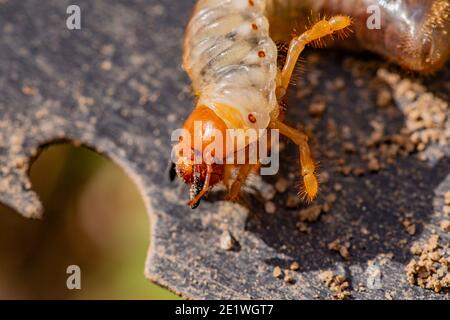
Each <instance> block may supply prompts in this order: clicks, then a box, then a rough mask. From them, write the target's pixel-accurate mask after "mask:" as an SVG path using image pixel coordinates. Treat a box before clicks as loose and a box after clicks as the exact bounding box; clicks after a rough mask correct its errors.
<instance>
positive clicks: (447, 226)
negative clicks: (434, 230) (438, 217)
mask: <svg viewBox="0 0 450 320" xmlns="http://www.w3.org/2000/svg"><path fill="white" fill-rule="evenodd" d="M440 226H441V229H442V230H444V231H446V232H450V220H442V221H441V223H440Z"/></svg>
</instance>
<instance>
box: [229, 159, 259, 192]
mask: <svg viewBox="0 0 450 320" xmlns="http://www.w3.org/2000/svg"><path fill="white" fill-rule="evenodd" d="M253 166H254V165H252V164H248V163H246V164H243V165H241V166H240V167H239V173H238V175H237V177H236V180H234V182H233V184H232V185H231V189H230V191H229V192H228V196H227V200H236V198H237V197H238V195H239V191H240V190H241V187H242V186H243V185H244V183H245V180H247V177H248V175H249V174H250V172H251V171H252V168H253Z"/></svg>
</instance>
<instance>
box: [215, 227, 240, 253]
mask: <svg viewBox="0 0 450 320" xmlns="http://www.w3.org/2000/svg"><path fill="white" fill-rule="evenodd" d="M238 247H239V243H238V241H237V240H236V239H235V238H234V237H233V235H232V234H231V232H230V231H228V230H226V231H224V232H223V233H222V236H221V237H220V249H222V250H227V251H230V250H234V249H236V248H238Z"/></svg>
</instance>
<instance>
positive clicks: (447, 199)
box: [444, 191, 450, 205]
mask: <svg viewBox="0 0 450 320" xmlns="http://www.w3.org/2000/svg"><path fill="white" fill-rule="evenodd" d="M444 203H445V204H446V205H449V204H450V191H447V192H446V193H445V194H444Z"/></svg>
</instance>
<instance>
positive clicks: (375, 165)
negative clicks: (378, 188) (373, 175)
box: [367, 158, 381, 172]
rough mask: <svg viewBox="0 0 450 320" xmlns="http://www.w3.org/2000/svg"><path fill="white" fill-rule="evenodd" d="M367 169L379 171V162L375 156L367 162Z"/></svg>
mask: <svg viewBox="0 0 450 320" xmlns="http://www.w3.org/2000/svg"><path fill="white" fill-rule="evenodd" d="M367 169H369V171H370V172H377V171H380V169H381V166H380V162H379V161H378V160H377V159H376V158H371V159H370V160H369V162H368V163H367Z"/></svg>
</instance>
